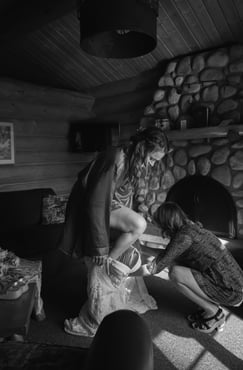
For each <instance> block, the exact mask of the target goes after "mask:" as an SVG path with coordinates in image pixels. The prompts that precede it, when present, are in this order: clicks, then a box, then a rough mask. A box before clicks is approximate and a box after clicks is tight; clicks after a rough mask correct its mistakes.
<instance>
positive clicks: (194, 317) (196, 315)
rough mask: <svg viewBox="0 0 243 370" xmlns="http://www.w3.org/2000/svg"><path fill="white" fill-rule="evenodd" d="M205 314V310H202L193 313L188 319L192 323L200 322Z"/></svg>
mask: <svg viewBox="0 0 243 370" xmlns="http://www.w3.org/2000/svg"><path fill="white" fill-rule="evenodd" d="M204 312H205V311H204V309H203V308H200V309H198V310H197V311H196V312H193V313H190V314H189V315H187V317H186V318H187V320H188V321H189V322H190V323H191V322H194V321H197V320H200V319H201V318H202V317H203V314H204Z"/></svg>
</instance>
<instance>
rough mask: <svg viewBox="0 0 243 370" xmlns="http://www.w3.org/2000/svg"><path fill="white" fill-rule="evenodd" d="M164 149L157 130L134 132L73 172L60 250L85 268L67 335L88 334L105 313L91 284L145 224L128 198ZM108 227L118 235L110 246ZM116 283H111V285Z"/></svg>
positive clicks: (94, 284)
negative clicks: (82, 297) (81, 298)
mask: <svg viewBox="0 0 243 370" xmlns="http://www.w3.org/2000/svg"><path fill="white" fill-rule="evenodd" d="M168 149H169V148H168V140H167V138H166V136H165V134H164V133H163V131H162V130H161V129H159V128H157V127H149V128H147V129H144V130H142V131H139V132H137V134H136V135H135V136H133V137H132V138H131V141H130V143H129V145H128V146H121V147H112V148H109V149H107V150H106V151H104V152H101V153H99V154H98V155H97V157H96V158H95V159H94V160H93V161H92V162H91V163H90V164H89V165H88V166H87V167H86V168H84V169H83V170H82V171H81V172H80V173H79V175H78V179H77V181H76V183H75V184H74V186H73V189H72V191H71V194H70V198H69V201H68V204H67V211H66V220H65V228H64V234H63V238H62V242H61V246H60V248H61V250H62V251H63V252H64V253H66V254H68V255H71V256H73V257H76V258H84V261H85V263H86V265H87V267H88V301H87V302H86V304H85V305H84V307H83V308H82V309H81V311H80V314H79V317H78V318H75V319H69V320H65V325H64V329H65V331H67V332H68V333H70V334H74V335H94V333H95V330H96V329H97V326H98V324H99V323H100V321H101V319H102V318H103V316H104V315H105V312H104V310H103V308H102V304H103V305H108V306H109V302H107V300H106V301H103V303H102V301H101V298H102V297H101V296H100V295H99V297H97V295H96V296H94V295H95V294H96V293H97V280H100V279H103V278H104V277H105V278H107V276H108V278H109V276H110V278H112V276H111V274H110V270H112V268H113V267H114V264H116V261H117V260H118V259H119V258H120V257H121V256H122V255H123V254H124V252H126V251H127V250H128V249H129V248H130V246H131V245H132V244H133V243H134V242H135V241H136V240H137V239H138V238H139V236H140V235H141V234H142V233H143V232H144V230H145V228H146V221H145V219H144V218H143V217H142V216H141V215H140V214H138V213H137V212H135V211H134V210H133V209H132V208H131V207H132V198H133V195H134V192H135V189H136V186H137V183H138V179H139V177H140V176H141V169H142V167H144V166H145V167H146V168H147V167H148V166H149V165H154V163H155V162H156V161H160V160H161V159H162V158H163V157H164V156H165V155H166V154H167V152H168ZM124 199H125V201H124ZM124 204H125V205H124ZM110 229H114V230H116V231H118V233H119V236H118V237H117V238H116V240H115V242H114V244H113V246H112V247H111V245H110ZM130 257H131V256H130ZM131 258H132V257H131ZM131 258H128V260H130V261H131ZM101 269H102V271H101ZM113 270H114V269H113ZM118 280H119V279H118ZM116 282H117V281H116V279H113V284H114V283H116ZM100 285H101V284H100ZM118 285H119V284H118ZM112 305H113V306H114V302H113V303H112ZM110 306H111V305H110ZM97 307H98V308H97ZM114 307H115V306H114ZM121 308H122V307H121ZM95 309H96V311H95ZM113 310H114V309H113ZM98 311H99V312H98ZM101 311H102V312H101ZM108 311H110V312H111V311H112V308H111V307H107V309H106V314H107V313H110V312H108ZM84 321H85V323H84ZM87 322H88V324H87ZM92 325H93V326H92ZM83 327H85V330H83ZM86 329H87V330H86ZM93 329H94V330H93ZM85 332H88V334H84V333H85Z"/></svg>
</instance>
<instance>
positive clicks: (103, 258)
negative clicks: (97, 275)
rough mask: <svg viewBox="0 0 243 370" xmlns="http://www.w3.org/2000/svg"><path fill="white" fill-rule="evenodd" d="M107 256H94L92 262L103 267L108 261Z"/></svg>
mask: <svg viewBox="0 0 243 370" xmlns="http://www.w3.org/2000/svg"><path fill="white" fill-rule="evenodd" d="M107 257H108V256H107V255H105V256H93V257H92V262H93V263H95V264H96V265H97V266H102V265H103V264H104V263H105V262H106V260H107Z"/></svg>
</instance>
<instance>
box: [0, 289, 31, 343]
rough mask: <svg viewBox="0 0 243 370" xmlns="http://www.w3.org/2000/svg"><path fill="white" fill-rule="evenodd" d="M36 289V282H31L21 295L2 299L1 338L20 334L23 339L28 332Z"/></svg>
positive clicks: (0, 309)
mask: <svg viewBox="0 0 243 370" xmlns="http://www.w3.org/2000/svg"><path fill="white" fill-rule="evenodd" d="M36 290H37V289H36V284H35V283H30V284H29V289H28V290H27V292H25V293H23V294H22V295H21V297H19V298H17V299H12V300H1V301H0V338H6V337H11V336H18V337H20V338H21V339H22V337H24V336H25V335H26V334H27V332H28V328H29V322H30V315H31V312H32V310H33V306H34V301H35V297H36Z"/></svg>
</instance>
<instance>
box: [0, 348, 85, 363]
mask: <svg viewBox="0 0 243 370" xmlns="http://www.w3.org/2000/svg"><path fill="white" fill-rule="evenodd" d="M86 355H87V350H86V349H83V348H79V347H69V346H59V345H53V344H41V343H25V342H23V343H21V342H14V341H9V342H3V343H0V369H1V370H15V369H16V370H17V369H22V370H47V369H48V370H54V369H56V370H64V369H65V370H67V369H68V370H81V369H83V367H84V363H85V359H86Z"/></svg>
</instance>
